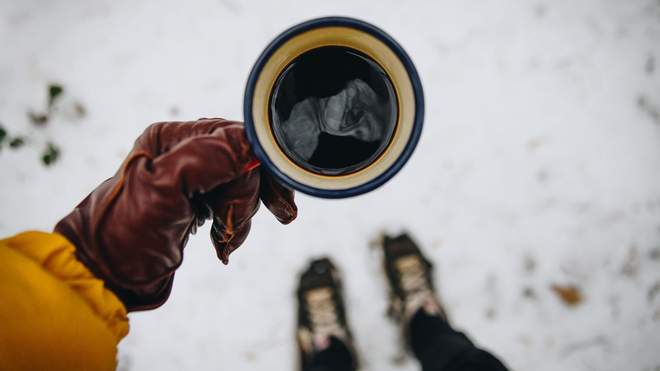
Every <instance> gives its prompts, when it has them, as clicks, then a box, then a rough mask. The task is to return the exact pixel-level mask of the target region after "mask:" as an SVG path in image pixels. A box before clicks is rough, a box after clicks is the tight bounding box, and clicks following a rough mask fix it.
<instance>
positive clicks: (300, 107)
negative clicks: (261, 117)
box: [270, 47, 397, 175]
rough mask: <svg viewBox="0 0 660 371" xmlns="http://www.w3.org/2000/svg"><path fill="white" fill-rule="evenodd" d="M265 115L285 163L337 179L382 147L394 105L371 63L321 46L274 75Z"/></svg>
mask: <svg viewBox="0 0 660 371" xmlns="http://www.w3.org/2000/svg"><path fill="white" fill-rule="evenodd" d="M270 115H271V122H272V124H273V126H272V129H273V133H274V134H275V137H276V139H277V141H278V144H279V146H280V148H282V150H283V151H284V152H285V153H286V154H287V156H288V157H289V158H290V159H292V160H293V161H294V162H296V163H297V164H298V165H300V166H302V167H304V168H306V169H308V170H310V171H313V172H317V173H321V174H327V175H340V174H346V173H350V172H353V171H356V170H359V169H360V168H363V167H365V166H367V165H369V164H370V163H371V162H373V160H375V159H376V158H377V157H378V156H379V155H380V154H381V153H382V152H383V150H384V149H385V148H386V147H387V145H388V143H389V141H390V139H391V136H392V133H393V131H394V128H395V126H396V120H397V101H396V95H395V93H394V89H393V88H392V84H391V82H390V81H389V79H388V78H387V75H386V74H385V72H384V71H383V70H382V69H381V68H380V66H378V65H377V64H376V63H374V62H373V61H371V60H370V59H368V58H367V57H365V56H363V55H362V54H360V53H358V52H356V51H354V50H351V49H348V48H342V47H323V48H319V49H315V50H312V51H309V52H307V53H304V54H303V55H301V56H300V57H298V58H296V59H295V60H294V61H293V62H292V63H291V64H290V65H289V66H288V67H287V68H286V69H285V70H284V72H283V73H282V74H281V75H280V77H279V79H278V81H277V83H276V86H275V88H274V92H273V94H272V98H271V102H270Z"/></svg>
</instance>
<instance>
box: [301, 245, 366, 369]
mask: <svg viewBox="0 0 660 371" xmlns="http://www.w3.org/2000/svg"><path fill="white" fill-rule="evenodd" d="M297 296H298V329H297V336H296V338H297V341H298V347H299V349H300V357H301V362H302V363H301V365H302V366H303V368H305V366H306V365H308V364H309V363H310V362H311V361H312V359H313V357H314V356H315V355H316V354H318V353H319V352H321V351H323V350H325V349H328V347H329V346H330V344H331V342H335V343H336V342H337V341H339V342H341V343H342V347H344V346H345V347H346V348H347V349H348V351H349V353H350V358H351V362H352V363H353V369H355V368H356V367H357V361H356V357H355V349H354V347H353V340H352V335H351V331H350V329H349V327H348V322H347V320H346V309H345V306H344V299H343V292H342V286H341V281H340V278H339V273H338V271H337V268H335V266H334V264H332V262H331V261H330V259H328V258H321V259H317V260H313V261H312V262H311V263H310V265H309V267H308V268H307V270H305V271H304V272H303V273H302V274H301V276H300V284H299V286H298V293H297Z"/></svg>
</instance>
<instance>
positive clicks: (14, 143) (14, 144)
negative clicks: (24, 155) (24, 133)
mask: <svg viewBox="0 0 660 371" xmlns="http://www.w3.org/2000/svg"><path fill="white" fill-rule="evenodd" d="M24 144H25V139H24V138H23V137H14V138H12V140H11V141H9V147H11V148H13V149H17V148H20V147H23V145H24Z"/></svg>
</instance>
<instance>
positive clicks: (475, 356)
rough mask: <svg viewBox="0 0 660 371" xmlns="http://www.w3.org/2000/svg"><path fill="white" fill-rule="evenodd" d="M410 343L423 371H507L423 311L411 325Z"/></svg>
mask: <svg viewBox="0 0 660 371" xmlns="http://www.w3.org/2000/svg"><path fill="white" fill-rule="evenodd" d="M410 341H411V346H412V349H413V352H414V353H415V356H416V357H417V359H418V360H419V362H420V363H421V365H422V370H423V371H506V370H507V369H506V367H504V365H503V364H502V362H500V361H499V360H498V359H497V358H495V357H494V356H493V355H492V354H490V353H488V352H486V351H485V350H482V349H479V348H477V347H476V346H475V345H474V344H473V343H472V342H471V341H470V339H468V338H467V336H465V334H463V333H461V332H458V331H456V330H454V329H453V328H452V327H451V326H450V325H449V323H447V321H445V320H444V319H442V318H441V317H438V316H432V315H428V314H426V313H425V312H424V311H423V310H419V311H418V312H417V313H416V314H415V315H414V316H413V318H412V320H411V322H410Z"/></svg>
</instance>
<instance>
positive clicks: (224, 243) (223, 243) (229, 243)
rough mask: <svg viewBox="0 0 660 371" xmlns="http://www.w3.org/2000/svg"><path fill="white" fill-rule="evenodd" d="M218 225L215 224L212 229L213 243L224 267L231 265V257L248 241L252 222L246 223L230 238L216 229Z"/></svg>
mask: <svg viewBox="0 0 660 371" xmlns="http://www.w3.org/2000/svg"><path fill="white" fill-rule="evenodd" d="M217 225H218V224H215V223H213V227H212V228H211V240H212V241H213V246H214V247H215V252H216V254H217V255H218V259H220V261H222V263H223V264H224V265H227V264H229V255H230V254H231V253H232V252H234V251H235V250H236V249H238V248H239V247H240V246H241V245H242V244H243V242H245V240H246V239H247V236H248V233H250V228H251V227H252V220H248V221H246V222H245V223H243V225H242V226H241V227H240V228H238V229H236V230H234V232H233V234H231V236H230V237H229V238H227V236H226V235H224V234H223V233H222V232H220V231H218V230H217V229H216V226H217Z"/></svg>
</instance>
